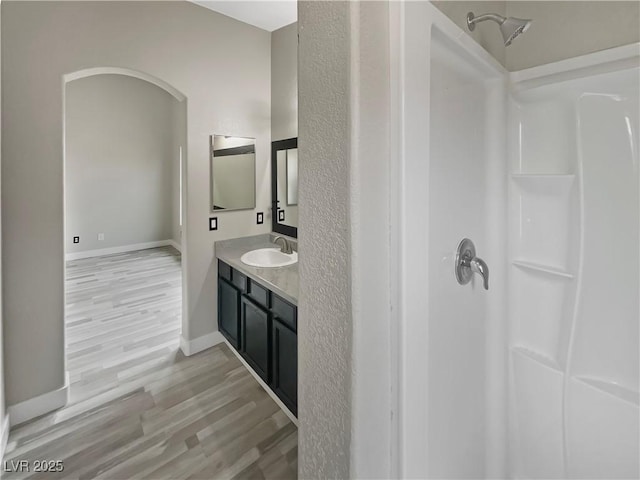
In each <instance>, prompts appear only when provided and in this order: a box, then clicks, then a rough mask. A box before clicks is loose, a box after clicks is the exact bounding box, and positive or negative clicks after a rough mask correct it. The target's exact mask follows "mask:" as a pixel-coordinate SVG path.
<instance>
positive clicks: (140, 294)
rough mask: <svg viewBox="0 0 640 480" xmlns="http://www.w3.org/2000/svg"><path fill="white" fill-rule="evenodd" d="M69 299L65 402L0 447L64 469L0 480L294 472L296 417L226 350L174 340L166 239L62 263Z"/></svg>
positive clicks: (172, 269)
mask: <svg viewBox="0 0 640 480" xmlns="http://www.w3.org/2000/svg"><path fill="white" fill-rule="evenodd" d="M66 308H67V314H66V315H67V318H66V323H67V331H66V335H67V337H66V338H67V368H68V371H69V374H70V382H71V388H70V402H69V404H68V405H67V406H66V407H65V408H62V409H60V410H58V411H57V412H54V413H51V414H48V415H45V416H42V417H40V418H38V419H35V420H33V421H31V422H29V423H26V424H24V425H22V426H18V427H17V428H15V429H13V430H12V431H11V434H10V436H9V444H8V448H7V453H6V455H5V458H4V461H5V463H4V469H6V468H7V467H9V469H11V465H12V461H13V462H14V463H13V464H15V462H17V461H19V460H29V461H30V462H34V461H35V460H62V461H64V471H63V472H62V473H46V474H45V473H39V474H34V472H33V471H31V472H29V473H26V472H22V473H18V472H6V471H5V472H2V475H1V476H2V478H3V479H5V478H6V479H14V478H16V479H17V478H30V477H43V478H47V479H49V478H74V479H89V478H110V479H123V480H124V479H132V478H148V479H187V478H189V479H191V478H193V479H195V478H201V479H218V478H242V479H244V478H282V479H284V478H296V477H297V473H296V472H297V443H298V432H297V429H296V427H295V425H294V424H293V423H291V421H290V420H289V419H288V418H287V416H286V415H285V414H284V413H283V412H282V411H281V410H280V409H279V408H278V406H277V405H276V404H275V402H273V400H272V399H271V398H270V397H269V396H268V395H267V394H266V393H265V392H264V390H262V388H261V387H260V385H259V384H258V383H257V382H256V381H255V379H254V378H253V377H252V376H251V375H250V374H249V372H247V371H246V369H245V368H244V366H243V365H242V364H241V363H240V362H239V361H238V359H237V358H236V356H235V355H234V354H233V352H231V351H230V350H229V348H228V347H227V346H226V345H219V346H216V347H214V348H212V349H209V350H207V351H205V352H202V353H200V354H197V355H194V356H191V357H185V356H184V355H183V354H182V353H181V351H180V350H179V348H178V345H179V334H180V317H181V272H180V255H179V254H177V252H176V251H175V250H173V249H172V248H171V247H166V248H156V249H150V250H143V251H139V252H131V253H125V254H118V255H109V256H104V257H97V258H90V259H83V260H76V261H70V262H67V305H66ZM31 467H32V468H33V463H31Z"/></svg>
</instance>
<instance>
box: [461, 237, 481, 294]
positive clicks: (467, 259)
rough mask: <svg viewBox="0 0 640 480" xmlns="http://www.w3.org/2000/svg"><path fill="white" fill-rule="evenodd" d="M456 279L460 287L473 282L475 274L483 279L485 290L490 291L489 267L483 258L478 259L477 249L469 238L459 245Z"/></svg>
mask: <svg viewBox="0 0 640 480" xmlns="http://www.w3.org/2000/svg"><path fill="white" fill-rule="evenodd" d="M455 273H456V279H457V280H458V283H459V284H460V285H466V284H467V283H469V282H470V281H471V278H472V277H473V274H474V273H477V274H478V275H480V276H481V277H482V283H483V285H484V289H485V290H489V267H487V264H486V263H485V262H484V260H482V259H481V258H478V257H476V247H475V245H474V244H473V242H472V241H471V240H469V239H468V238H465V239H463V240H462V241H461V242H460V244H459V245H458V251H457V253H456V265H455Z"/></svg>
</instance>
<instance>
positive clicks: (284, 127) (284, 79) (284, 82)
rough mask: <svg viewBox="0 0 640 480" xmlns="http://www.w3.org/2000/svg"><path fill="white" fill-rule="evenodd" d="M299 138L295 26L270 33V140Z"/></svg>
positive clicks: (294, 24) (296, 38) (296, 36)
mask: <svg viewBox="0 0 640 480" xmlns="http://www.w3.org/2000/svg"><path fill="white" fill-rule="evenodd" d="M297 136H298V23H297V22H296V23H292V24H291V25H287V26H286V27H282V28H280V29H278V30H275V31H273V32H272V33H271V141H272V142H273V141H276V140H284V139H286V138H294V137H297Z"/></svg>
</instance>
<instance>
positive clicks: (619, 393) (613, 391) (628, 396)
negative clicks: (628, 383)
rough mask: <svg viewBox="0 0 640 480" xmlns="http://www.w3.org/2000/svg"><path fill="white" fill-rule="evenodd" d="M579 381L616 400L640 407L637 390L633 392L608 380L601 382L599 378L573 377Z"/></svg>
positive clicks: (639, 393) (639, 395) (639, 394)
mask: <svg viewBox="0 0 640 480" xmlns="http://www.w3.org/2000/svg"><path fill="white" fill-rule="evenodd" d="M573 378H575V379H576V380H577V381H579V382H581V383H584V384H587V385H589V386H590V387H592V388H595V389H596V390H600V391H601V392H605V393H608V394H609V395H612V396H614V397H616V398H619V399H622V400H625V401H627V402H629V403H632V404H634V405H636V406H640V392H638V391H637V390H633V389H631V388H627V387H625V386H622V385H620V384H618V383H614V382H610V381H608V380H601V379H599V378H592V377H583V376H576V377H573Z"/></svg>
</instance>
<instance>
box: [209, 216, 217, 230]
mask: <svg viewBox="0 0 640 480" xmlns="http://www.w3.org/2000/svg"><path fill="white" fill-rule="evenodd" d="M217 229H218V217H211V218H210V219H209V231H211V230H217Z"/></svg>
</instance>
